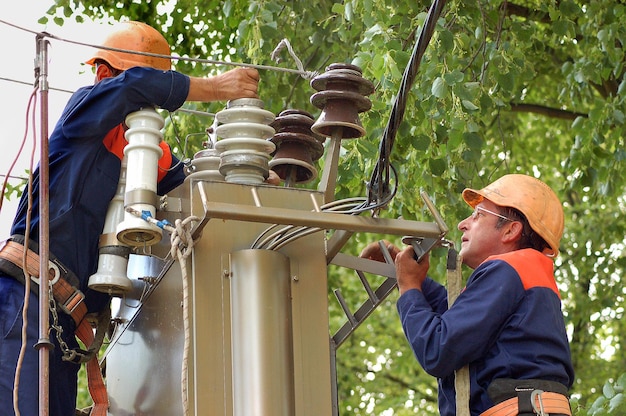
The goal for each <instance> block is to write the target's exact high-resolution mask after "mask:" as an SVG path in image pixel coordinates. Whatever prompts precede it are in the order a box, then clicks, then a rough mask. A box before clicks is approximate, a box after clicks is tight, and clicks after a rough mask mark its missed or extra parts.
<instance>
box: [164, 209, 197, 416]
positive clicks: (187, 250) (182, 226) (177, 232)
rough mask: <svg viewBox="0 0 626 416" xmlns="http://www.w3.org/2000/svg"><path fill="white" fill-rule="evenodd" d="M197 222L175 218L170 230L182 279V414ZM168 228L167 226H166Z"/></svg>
mask: <svg viewBox="0 0 626 416" xmlns="http://www.w3.org/2000/svg"><path fill="white" fill-rule="evenodd" d="M193 221H196V222H199V221H200V218H198V217H195V216H190V217H187V218H185V219H184V220H180V219H177V220H176V221H175V222H174V227H173V230H171V235H170V242H171V249H170V254H171V256H172V258H174V259H176V260H178V262H179V263H180V272H181V275H182V279H183V331H184V336H185V341H184V346H183V361H182V368H181V380H180V383H181V385H180V388H181V397H182V402H183V414H184V415H188V414H189V395H188V394H187V378H188V374H189V369H188V366H187V359H188V357H189V345H190V338H191V334H190V330H189V276H188V274H187V257H189V255H190V254H191V253H192V250H193V246H194V243H195V241H194V240H193V237H192V235H191V223H192V222H193ZM168 228H169V227H168Z"/></svg>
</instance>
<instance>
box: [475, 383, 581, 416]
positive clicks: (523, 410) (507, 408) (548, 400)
mask: <svg viewBox="0 0 626 416" xmlns="http://www.w3.org/2000/svg"><path fill="white" fill-rule="evenodd" d="M487 392H488V393H489V397H490V398H491V399H492V400H493V402H494V403H497V404H496V405H495V406H493V407H491V408H489V409H487V410H486V411H484V412H483V413H481V414H480V416H535V415H539V416H571V414H572V411H571V408H570V404H569V400H568V398H567V387H565V386H564V385H562V384H561V383H557V382H554V381H547V380H534V379H531V380H515V379H495V380H494V381H493V382H492V383H491V384H490V385H489V388H488V389H487Z"/></svg>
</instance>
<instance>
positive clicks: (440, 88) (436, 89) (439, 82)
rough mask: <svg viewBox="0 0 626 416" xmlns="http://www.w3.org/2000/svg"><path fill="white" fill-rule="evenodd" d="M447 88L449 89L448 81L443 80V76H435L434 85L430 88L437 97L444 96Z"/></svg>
mask: <svg viewBox="0 0 626 416" xmlns="http://www.w3.org/2000/svg"><path fill="white" fill-rule="evenodd" d="M446 90H447V88H446V83H445V81H444V80H443V78H441V77H437V78H435V81H434V82H433V86H432V88H431V89H430V92H431V94H432V95H434V96H435V97H437V98H443V97H445V96H446Z"/></svg>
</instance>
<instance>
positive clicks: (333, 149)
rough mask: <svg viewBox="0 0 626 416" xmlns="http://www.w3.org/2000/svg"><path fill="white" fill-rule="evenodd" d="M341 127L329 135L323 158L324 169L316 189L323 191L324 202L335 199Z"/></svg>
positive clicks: (341, 134)
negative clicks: (328, 142) (326, 149)
mask: <svg viewBox="0 0 626 416" xmlns="http://www.w3.org/2000/svg"><path fill="white" fill-rule="evenodd" d="M342 136H343V127H336V128H334V129H333V132H332V135H331V137H330V144H329V145H328V151H327V152H326V158H325V159H324V170H323V172H322V177H321V178H320V182H319V185H318V188H317V190H318V191H321V192H323V193H324V202H325V203H328V202H331V201H334V200H335V186H336V184H337V167H338V166H339V155H340V154H341V138H342Z"/></svg>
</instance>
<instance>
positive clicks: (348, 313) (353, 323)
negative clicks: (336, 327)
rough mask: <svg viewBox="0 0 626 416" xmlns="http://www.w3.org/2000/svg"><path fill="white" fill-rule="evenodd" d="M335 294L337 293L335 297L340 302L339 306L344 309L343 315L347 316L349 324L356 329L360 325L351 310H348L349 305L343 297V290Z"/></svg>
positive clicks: (337, 290)
mask: <svg viewBox="0 0 626 416" xmlns="http://www.w3.org/2000/svg"><path fill="white" fill-rule="evenodd" d="M334 292H335V297H336V298H337V300H338V301H339V305H341V309H343V313H344V314H345V315H346V318H348V322H349V323H350V325H351V326H352V327H353V328H354V327H356V326H357V325H358V324H359V322H358V321H357V320H356V318H355V317H354V315H353V314H352V312H351V311H350V308H348V304H347V303H346V300H345V299H344V298H343V296H342V295H341V290H339V289H335V291H334Z"/></svg>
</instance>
